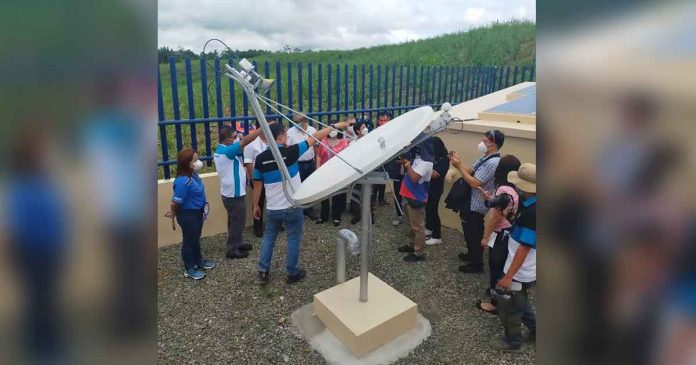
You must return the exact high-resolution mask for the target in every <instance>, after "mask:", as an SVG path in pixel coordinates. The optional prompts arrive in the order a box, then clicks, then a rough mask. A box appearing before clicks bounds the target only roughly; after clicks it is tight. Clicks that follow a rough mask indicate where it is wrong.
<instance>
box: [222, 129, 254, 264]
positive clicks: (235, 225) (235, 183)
mask: <svg viewBox="0 0 696 365" xmlns="http://www.w3.org/2000/svg"><path fill="white" fill-rule="evenodd" d="M262 132H263V131H262V130H261V129H260V128H259V129H255V130H253V131H252V132H251V133H249V134H248V135H247V136H245V137H244V138H242V139H241V140H240V139H239V138H238V135H239V133H238V132H237V130H236V129H235V128H232V127H231V126H224V127H222V129H220V132H219V141H220V143H218V145H217V147H216V148H215V153H214V154H213V161H214V162H215V169H216V170H217V173H218V177H220V194H221V195H222V204H223V205H224V206H225V209H226V210H227V245H226V246H227V247H226V254H225V256H226V257H227V258H229V259H241V258H245V257H247V256H249V253H248V252H247V251H249V250H251V245H250V244H243V243H242V239H243V237H242V233H243V232H244V225H245V223H246V203H245V198H244V197H245V196H246V186H247V175H246V172H245V170H244V160H243V158H244V154H243V149H244V147H245V146H247V145H248V144H249V143H251V142H252V141H254V140H255V139H256V137H258V136H259V135H260V134H261V133H262Z"/></svg>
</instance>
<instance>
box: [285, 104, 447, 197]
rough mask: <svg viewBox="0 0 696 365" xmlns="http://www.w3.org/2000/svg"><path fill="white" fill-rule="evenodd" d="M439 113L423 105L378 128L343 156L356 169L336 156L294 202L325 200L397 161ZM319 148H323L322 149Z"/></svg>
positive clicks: (297, 193) (309, 180) (310, 179)
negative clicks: (394, 159)
mask: <svg viewBox="0 0 696 365" xmlns="http://www.w3.org/2000/svg"><path fill="white" fill-rule="evenodd" d="M434 114H435V112H434V111H433V108H431V107H430V106H427V105H426V106H422V107H420V108H418V109H414V110H411V111H410V112H407V113H405V114H402V115H400V116H398V117H396V118H394V119H392V120H391V121H390V122H389V123H387V124H385V125H383V126H381V127H379V128H375V130H373V131H371V132H370V133H368V134H367V135H366V136H364V137H362V138H360V139H359V140H357V141H356V142H354V143H353V144H351V145H350V146H348V147H347V148H346V149H344V150H343V151H341V152H340V153H339V154H338V156H341V157H342V158H343V159H344V160H346V161H347V162H348V163H350V164H351V165H353V166H355V167H356V168H358V169H360V171H362V172H363V173H362V174H360V173H358V172H357V171H355V169H353V168H351V167H350V166H348V165H346V163H345V162H343V161H341V159H339V158H338V157H334V158H332V159H330V160H329V162H327V163H326V164H324V165H322V166H321V167H320V168H319V169H317V171H315V172H314V173H313V174H311V175H310V176H309V177H308V178H307V179H306V180H305V181H303V182H302V184H301V185H300V187H299V189H297V190H296V191H295V194H294V196H293V199H294V200H295V201H296V202H297V203H298V204H300V205H304V204H308V203H312V202H314V201H317V200H320V199H323V198H325V197H327V196H329V195H331V194H333V193H335V192H336V191H338V190H340V189H342V188H344V187H346V186H348V185H350V184H351V183H353V182H354V181H356V180H358V179H359V178H361V177H362V176H363V175H366V174H367V173H369V172H371V171H373V170H374V169H376V168H377V167H379V166H381V165H383V164H384V163H386V162H387V161H389V160H390V159H391V158H393V157H394V156H395V155H396V154H397V153H399V151H401V150H402V149H404V148H405V147H406V146H408V145H409V144H410V143H411V142H412V141H413V140H414V139H415V138H416V137H418V135H419V134H420V133H422V132H423V131H424V130H425V129H426V128H427V127H428V125H429V124H430V122H431V121H432V120H433V117H434ZM319 148H323V147H322V146H319Z"/></svg>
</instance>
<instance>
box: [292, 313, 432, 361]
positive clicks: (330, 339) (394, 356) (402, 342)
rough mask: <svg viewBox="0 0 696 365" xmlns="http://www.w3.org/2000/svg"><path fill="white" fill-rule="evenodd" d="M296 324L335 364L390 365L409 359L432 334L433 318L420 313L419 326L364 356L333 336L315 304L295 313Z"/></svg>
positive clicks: (417, 316)
mask: <svg viewBox="0 0 696 365" xmlns="http://www.w3.org/2000/svg"><path fill="white" fill-rule="evenodd" d="M292 323H293V326H294V327H295V329H296V330H297V332H298V333H299V335H300V336H301V337H302V338H303V339H305V340H306V341H307V342H308V343H309V345H310V346H311V347H312V349H313V350H315V351H317V352H318V353H319V354H320V355H321V356H322V357H323V358H324V360H326V363H327V364H331V365H387V364H392V363H394V362H396V361H397V360H399V359H401V358H405V357H407V356H408V354H409V353H410V352H411V351H413V350H414V349H415V348H416V347H418V345H420V344H421V343H422V342H423V341H425V339H426V338H428V337H429V336H430V334H431V333H432V328H431V326H430V321H428V320H427V319H426V318H425V317H423V316H422V315H420V314H417V315H416V327H415V328H414V329H412V330H410V331H408V332H406V333H404V334H402V335H401V336H399V337H397V338H395V339H393V340H392V341H390V342H389V343H387V344H385V345H382V346H380V347H378V348H376V349H374V350H372V351H370V352H368V353H367V354H365V355H363V356H362V357H359V358H358V357H356V356H355V355H353V353H352V352H351V350H349V349H348V348H347V347H346V346H345V345H344V344H343V343H342V342H341V341H340V340H339V339H338V338H337V337H336V336H334V335H333V333H331V332H330V331H329V330H328V329H326V327H325V326H324V324H323V323H322V322H321V321H320V320H319V318H317V316H316V315H315V313H314V304H312V303H310V304H307V305H305V306H303V307H301V308H299V309H297V310H296V311H295V312H294V313H293V314H292Z"/></svg>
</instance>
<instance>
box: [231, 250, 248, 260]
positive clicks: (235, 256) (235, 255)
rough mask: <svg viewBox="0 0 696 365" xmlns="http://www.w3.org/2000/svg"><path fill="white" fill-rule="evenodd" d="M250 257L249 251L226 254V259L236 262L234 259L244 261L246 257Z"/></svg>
mask: <svg viewBox="0 0 696 365" xmlns="http://www.w3.org/2000/svg"><path fill="white" fill-rule="evenodd" d="M248 256H249V252H247V251H239V252H236V253H235V252H228V253H227V254H225V257H227V258H228V259H231V260H234V259H243V258H245V257H248Z"/></svg>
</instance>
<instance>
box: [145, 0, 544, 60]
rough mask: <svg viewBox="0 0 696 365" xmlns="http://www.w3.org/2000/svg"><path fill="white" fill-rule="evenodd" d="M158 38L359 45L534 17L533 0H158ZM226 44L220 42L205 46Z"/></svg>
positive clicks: (191, 43)
mask: <svg viewBox="0 0 696 365" xmlns="http://www.w3.org/2000/svg"><path fill="white" fill-rule="evenodd" d="M158 13H159V14H158V16H159V21H158V29H159V32H158V37H159V39H158V45H159V46H168V47H170V48H179V47H183V48H188V49H191V50H193V51H194V52H199V51H201V50H202V49H203V44H204V43H205V42H206V40H208V39H210V38H220V39H222V40H223V41H225V43H227V44H228V45H229V46H230V47H231V48H234V49H241V50H245V49H268V50H279V49H281V48H282V47H283V46H284V45H286V44H287V45H290V46H291V47H299V48H302V49H314V50H319V49H354V48H359V47H369V46H374V45H379V44H392V43H399V42H403V41H407V40H416V39H422V38H426V37H431V36H435V35H439V34H443V33H451V32H456V31H461V30H466V29H469V28H472V27H476V26H480V25H485V24H488V23H491V22H493V21H496V20H497V21H506V20H510V19H530V20H535V19H536V2H535V0H431V1H421V0H353V1H335V0H257V1H238V0H237V1H224V0H199V1H190V0H160V1H159V8H158ZM212 49H221V46H220V45H218V44H215V45H212V44H211V45H209V48H208V49H206V51H208V50H212Z"/></svg>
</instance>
